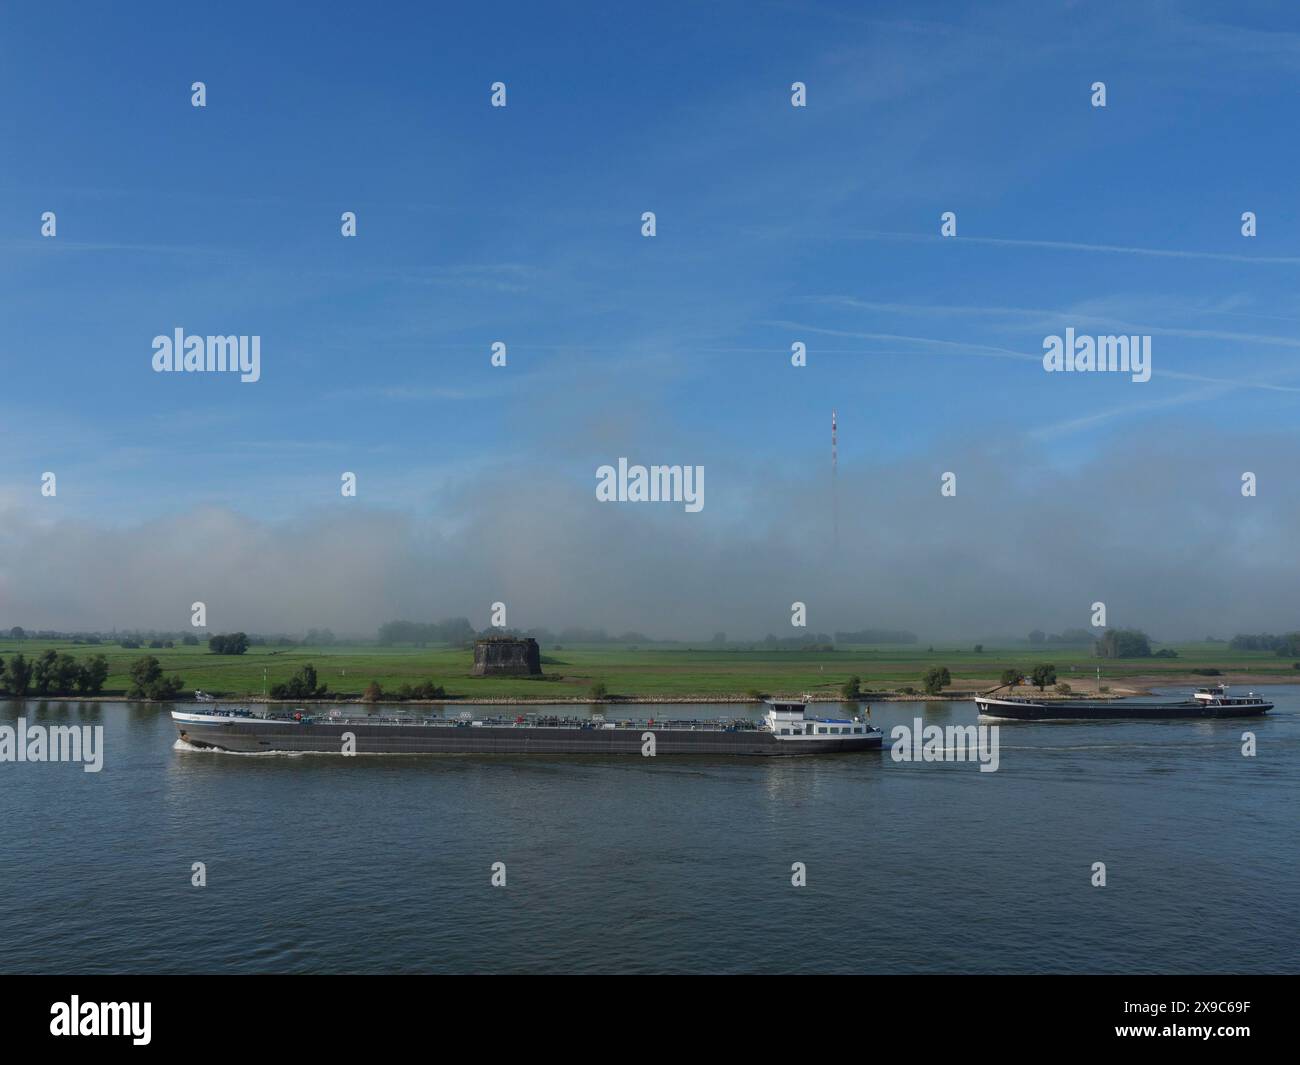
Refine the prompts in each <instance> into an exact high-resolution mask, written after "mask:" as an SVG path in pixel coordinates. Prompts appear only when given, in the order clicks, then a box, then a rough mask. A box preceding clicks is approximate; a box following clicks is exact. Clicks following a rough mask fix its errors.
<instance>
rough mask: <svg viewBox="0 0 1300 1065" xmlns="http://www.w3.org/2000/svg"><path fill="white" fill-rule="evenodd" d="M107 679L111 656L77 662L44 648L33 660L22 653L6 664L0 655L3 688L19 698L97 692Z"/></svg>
mask: <svg viewBox="0 0 1300 1065" xmlns="http://www.w3.org/2000/svg"><path fill="white" fill-rule="evenodd" d="M107 679H108V659H106V658H105V657H104V656H103V655H92V656H91V657H90V658H87V659H85V660H84V661H81V662H79V661H77V659H75V658H73V657H72V655H69V654H59V653H58V652H57V651H53V650H50V651H45V652H43V653H42V654H40V655H37V657H36V658H34V659H33V660H32V661H30V662H29V661H27V659H26V658H24V657H23V655H22V654H21V653H19V654H16V655H14V656H13V657H12V658H11V659H9V661H8V662H7V663H6V662H5V660H4V659H3V658H0V688H3V689H4V690H5V691H7V692H8V693H9V694H10V695H16V696H18V697H19V698H22V697H23V696H27V695H56V696H57V695H98V694H99V693H100V691H102V690H103V687H104V681H106V680H107Z"/></svg>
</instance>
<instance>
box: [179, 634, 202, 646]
mask: <svg viewBox="0 0 1300 1065" xmlns="http://www.w3.org/2000/svg"><path fill="white" fill-rule="evenodd" d="M181 643H183V644H184V645H185V646H186V647H197V646H198V645H199V638H198V637H197V636H195V635H194V634H193V633H186V634H185V635H184V636H182V637H181Z"/></svg>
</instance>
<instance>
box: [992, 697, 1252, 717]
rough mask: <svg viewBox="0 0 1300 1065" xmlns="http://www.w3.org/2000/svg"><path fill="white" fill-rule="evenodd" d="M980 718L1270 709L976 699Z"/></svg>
mask: <svg viewBox="0 0 1300 1065" xmlns="http://www.w3.org/2000/svg"><path fill="white" fill-rule="evenodd" d="M975 706H976V708H977V709H978V710H979V714H980V716H981V717H989V718H998V719H999V720H1007V721H1091V720H1107V721H1116V720H1122V719H1125V718H1135V719H1144V720H1154V721H1163V720H1166V719H1174V718H1194V717H1258V716H1259V715H1261V714H1266V713H1268V711H1270V710H1272V709H1273V704H1272V703H1246V704H1240V705H1236V706H1233V705H1227V706H1215V705H1206V704H1205V703H1202V702H1196V701H1193V700H1187V701H1186V702H1179V703H1128V702H1123V701H1117V702H1113V703H1087V702H1069V701H1064V700H1063V701H1061V702H1048V703H1032V702H1023V703H1021V702H1010V701H1004V700H998V699H988V700H986V699H976V700H975Z"/></svg>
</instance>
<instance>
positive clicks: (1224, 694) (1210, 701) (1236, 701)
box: [1193, 684, 1264, 706]
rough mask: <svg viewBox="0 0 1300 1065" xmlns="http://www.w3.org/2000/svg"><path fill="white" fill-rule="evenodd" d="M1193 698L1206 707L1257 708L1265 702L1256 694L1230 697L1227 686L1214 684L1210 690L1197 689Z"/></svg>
mask: <svg viewBox="0 0 1300 1065" xmlns="http://www.w3.org/2000/svg"><path fill="white" fill-rule="evenodd" d="M1193 698H1195V699H1196V701H1197V702H1199V703H1204V704H1205V705H1206V706H1255V705H1258V704H1260V703H1262V702H1263V701H1264V700H1263V699H1262V698H1261V697H1260V696H1258V695H1256V694H1255V693H1254V692H1250V693H1248V694H1247V695H1229V694H1228V686H1227V685H1226V684H1212V685H1210V686H1209V687H1208V688H1197V689H1196V692H1195V695H1194V696H1193Z"/></svg>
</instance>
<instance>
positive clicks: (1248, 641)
mask: <svg viewBox="0 0 1300 1065" xmlns="http://www.w3.org/2000/svg"><path fill="white" fill-rule="evenodd" d="M1228 647H1229V648H1230V649H1231V650H1233V651H1272V652H1273V653H1274V654H1277V655H1281V656H1282V657H1283V658H1300V632H1287V633H1283V634H1282V635H1281V636H1274V635H1273V634H1272V633H1269V632H1261V633H1259V634H1258V635H1255V636H1249V635H1237V636H1234V637H1233V638H1232V639H1231V640H1229V641H1228Z"/></svg>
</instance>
